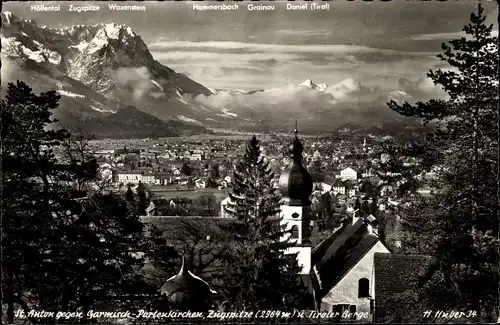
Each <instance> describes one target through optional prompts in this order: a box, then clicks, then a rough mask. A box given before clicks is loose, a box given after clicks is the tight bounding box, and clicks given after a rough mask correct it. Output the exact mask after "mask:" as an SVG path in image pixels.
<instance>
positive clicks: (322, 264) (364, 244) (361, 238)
mask: <svg viewBox="0 0 500 325" xmlns="http://www.w3.org/2000/svg"><path fill="white" fill-rule="evenodd" d="M297 133H298V130H297V128H295V137H294V139H293V141H292V144H291V146H290V158H291V160H290V165H289V166H288V167H287V168H286V169H285V170H284V171H283V173H282V174H281V176H280V178H279V190H280V192H281V195H282V198H283V201H282V206H281V223H282V224H283V225H285V227H286V229H287V230H288V232H287V236H288V237H287V238H283V239H284V240H290V241H291V242H292V243H294V246H293V247H291V248H289V250H288V253H290V254H292V253H296V254H297V262H298V264H299V266H301V272H300V276H301V278H302V279H303V280H304V281H303V282H304V283H305V284H307V285H308V287H309V288H310V291H311V292H312V296H313V298H314V302H315V309H316V310H317V311H327V312H339V313H340V314H342V313H343V312H344V311H349V312H350V313H352V314H355V313H358V314H360V313H363V315H367V317H368V318H369V319H367V318H364V319H361V320H360V321H361V322H366V321H370V320H372V315H373V305H374V301H373V298H374V283H373V282H374V258H375V254H377V253H382V254H384V253H385V254H388V253H390V252H389V250H388V249H387V247H386V246H385V245H384V244H383V243H382V242H381V241H380V239H379V236H378V232H377V220H376V219H375V218H374V217H373V216H371V215H370V216H366V217H364V216H362V215H361V213H360V212H359V211H354V213H353V214H352V218H351V219H350V220H349V221H347V222H345V223H344V224H343V225H342V226H341V227H340V228H339V229H337V230H336V231H335V232H333V233H332V234H331V235H330V236H329V237H328V238H326V239H325V240H324V241H322V242H321V243H320V244H318V245H317V246H316V247H311V243H310V234H311V231H310V229H311V225H310V222H311V216H312V214H311V202H310V200H309V197H310V195H311V193H312V190H313V180H312V177H311V175H310V174H309V172H308V171H307V170H306V168H305V167H304V166H303V165H302V153H303V150H304V148H303V145H302V144H301V142H300V140H299V138H298V135H297Z"/></svg>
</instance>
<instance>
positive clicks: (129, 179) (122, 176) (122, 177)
mask: <svg viewBox="0 0 500 325" xmlns="http://www.w3.org/2000/svg"><path fill="white" fill-rule="evenodd" d="M118 182H119V183H124V184H127V183H133V184H137V183H139V182H142V174H141V173H132V172H120V173H118Z"/></svg>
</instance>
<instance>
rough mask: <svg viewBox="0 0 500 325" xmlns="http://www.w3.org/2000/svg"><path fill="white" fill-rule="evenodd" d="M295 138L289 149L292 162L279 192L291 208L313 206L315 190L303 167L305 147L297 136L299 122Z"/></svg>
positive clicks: (280, 183)
mask: <svg viewBox="0 0 500 325" xmlns="http://www.w3.org/2000/svg"><path fill="white" fill-rule="evenodd" d="M294 132H295V137H294V139H293V141H292V144H291V145H290V147H289V152H290V158H291V162H290V165H289V166H288V167H287V168H286V169H285V170H284V171H283V173H282V174H281V176H280V179H279V190H280V192H281V195H282V197H283V203H284V204H286V205H291V206H308V205H310V204H311V202H310V201H309V196H310V195H311V193H312V190H313V181H312V177H311V175H310V174H309V173H308V172H307V170H306V169H305V168H304V166H302V152H303V151H304V147H303V146H302V143H300V140H299V138H298V136H297V134H298V132H299V131H298V129H297V121H295V130H294Z"/></svg>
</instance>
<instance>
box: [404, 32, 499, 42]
mask: <svg viewBox="0 0 500 325" xmlns="http://www.w3.org/2000/svg"><path fill="white" fill-rule="evenodd" d="M491 35H492V36H494V37H498V30H493V31H492V32H491ZM461 37H467V38H470V36H469V35H467V34H466V33H465V32H453V33H434V34H419V35H414V36H412V37H411V39H412V40H414V41H436V40H437V41H439V40H444V41H446V40H453V39H458V38H461Z"/></svg>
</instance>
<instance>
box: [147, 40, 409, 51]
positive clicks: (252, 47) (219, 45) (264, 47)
mask: <svg viewBox="0 0 500 325" xmlns="http://www.w3.org/2000/svg"><path fill="white" fill-rule="evenodd" d="M149 48H150V49H151V50H155V51H159V50H162V49H163V50H167V49H172V48H177V49H184V50H188V49H191V50H192V49H196V48H199V49H205V50H206V49H210V50H212V51H215V50H218V51H221V50H226V51H229V50H239V51H245V52H247V53H248V52H253V53H259V54H261V53H370V52H374V53H385V54H391V53H393V54H404V53H407V54H411V53H413V54H414V52H400V51H395V50H388V49H377V48H373V47H367V46H357V45H341V44H330V45H329V44H311V45H286V44H262V43H246V42H189V41H164V40H159V41H157V42H153V43H151V44H150V45H149Z"/></svg>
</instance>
